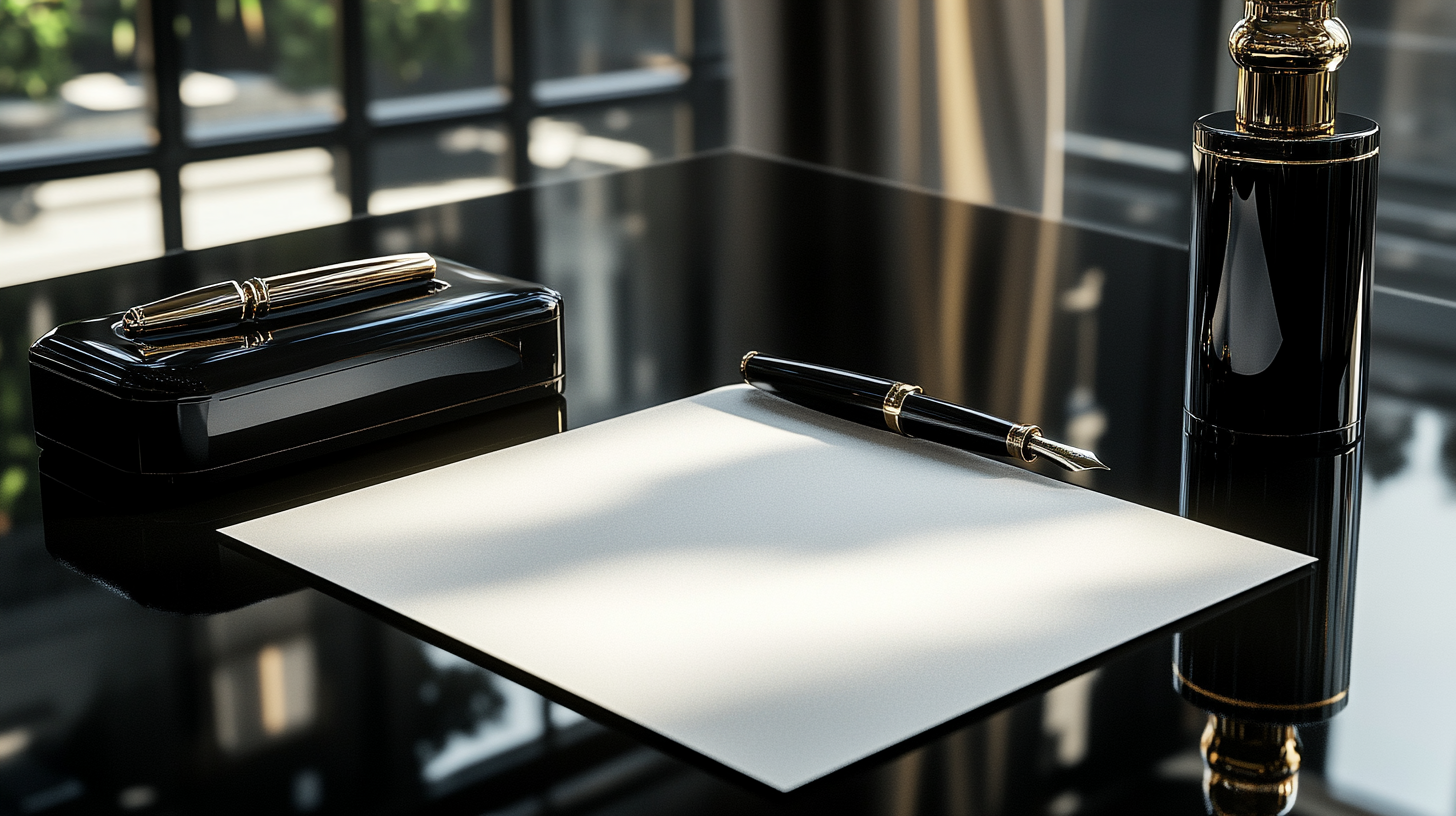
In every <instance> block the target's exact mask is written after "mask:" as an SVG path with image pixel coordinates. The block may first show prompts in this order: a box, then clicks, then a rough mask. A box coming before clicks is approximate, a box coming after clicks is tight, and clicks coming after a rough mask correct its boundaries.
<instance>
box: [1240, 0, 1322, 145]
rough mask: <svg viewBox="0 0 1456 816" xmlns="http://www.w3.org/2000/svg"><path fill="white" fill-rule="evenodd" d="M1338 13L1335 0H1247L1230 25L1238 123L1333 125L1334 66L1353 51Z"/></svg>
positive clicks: (1291, 127)
mask: <svg viewBox="0 0 1456 816" xmlns="http://www.w3.org/2000/svg"><path fill="white" fill-rule="evenodd" d="M1334 13H1335V3H1334V0H1245V3H1244V19H1242V20H1240V21H1239V23H1238V25H1236V26H1234V29H1233V31H1231V32H1229V54H1231V55H1232V56H1233V58H1234V62H1235V63H1236V64H1237V65H1238V66H1239V99H1238V106H1237V109H1236V116H1237V119H1238V125H1239V128H1240V129H1241V130H1246V131H1249V132H1253V133H1259V132H1264V133H1270V134H1280V135H1311V136H1313V135H1317V134H1320V133H1329V132H1331V131H1333V130H1334V126H1335V71H1337V70H1339V68H1340V63H1342V62H1344V61H1345V57H1346V56H1347V55H1348V54H1349V53H1350V32H1349V30H1348V29H1346V28H1345V24H1344V23H1342V22H1340V20H1339V18H1337V17H1335V16H1334Z"/></svg>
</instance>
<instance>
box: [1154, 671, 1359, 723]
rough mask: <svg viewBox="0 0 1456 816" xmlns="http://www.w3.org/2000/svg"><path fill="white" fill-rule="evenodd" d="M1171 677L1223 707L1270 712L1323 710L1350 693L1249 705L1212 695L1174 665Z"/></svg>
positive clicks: (1347, 690) (1245, 702)
mask: <svg viewBox="0 0 1456 816" xmlns="http://www.w3.org/2000/svg"><path fill="white" fill-rule="evenodd" d="M1173 676H1174V677H1176V678H1178V682H1179V683H1182V684H1183V685H1185V686H1187V687H1188V688H1191V689H1193V690H1194V691H1196V692H1198V693H1199V694H1202V695H1203V696H1204V697H1207V698H1208V699H1210V700H1216V701H1218V702H1220V703H1223V704H1225V705H1233V706H1241V707H1243V708H1263V709H1268V710H1270V711H1307V710H1309V709H1311V708H1324V707H1325V706H1327V705H1334V704H1335V703H1338V702H1339V701H1341V700H1343V699H1345V695H1347V694H1349V693H1350V690H1349V689H1345V690H1344V691H1342V692H1340V693H1339V694H1336V695H1335V696H1333V697H1330V698H1328V699H1325V700H1320V701H1319V702H1317V703H1251V702H1249V701H1248V700H1239V699H1236V698H1234V697H1225V696H1223V695H1222V694H1214V693H1213V692H1211V691H1209V690H1208V689H1206V688H1203V687H1201V686H1199V685H1197V684H1195V683H1193V682H1192V681H1190V680H1189V679H1188V678H1186V677H1184V676H1183V672H1180V671H1178V665H1177V664H1176V663H1175V664H1174V665H1173Z"/></svg>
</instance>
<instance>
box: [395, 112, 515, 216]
mask: <svg viewBox="0 0 1456 816" xmlns="http://www.w3.org/2000/svg"><path fill="white" fill-rule="evenodd" d="M509 151H510V137H509V136H507V135H506V133H505V131H504V129H503V128H502V127H501V126H500V125H460V126H456V127H448V128H444V129H442V130H439V131H437V132H435V133H432V134H429V133H427V134H406V135H401V136H392V137H386V138H382V139H380V140H379V141H378V143H377V146H376V148H375V150H374V153H373V162H374V179H375V183H376V184H377V185H378V186H377V188H376V189H375V190H374V191H373V192H372V193H370V194H369V212H370V213H372V214H375V215H380V214H384V213H393V212H400V211H402V210H413V209H418V208H421V207H432V206H436V205H439V204H449V203H452V202H455V201H464V200H466V199H471V198H481V197H483V196H489V195H496V194H498V193H504V192H506V191H508V190H511V189H513V188H514V186H515V185H514V184H512V183H511V180H510V179H509V178H506V167H507V165H506V162H505V160H504V157H505V155H506V154H507V153H508V152H509Z"/></svg>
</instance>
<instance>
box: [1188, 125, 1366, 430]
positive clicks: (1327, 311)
mask: <svg viewBox="0 0 1456 816" xmlns="http://www.w3.org/2000/svg"><path fill="white" fill-rule="evenodd" d="M1379 137H1380V130H1379V127H1378V126H1377V125H1376V124H1375V123H1374V122H1372V121H1370V120H1369V119H1364V118H1361V117H1358V116H1349V115H1345V114H1341V115H1340V116H1339V117H1338V118H1337V119H1336V120H1335V126H1334V129H1333V132H1332V133H1329V134H1325V135H1319V136H1306V137H1301V138H1282V137H1273V136H1261V135H1255V134H1252V133H1248V132H1245V131H1241V130H1239V129H1238V127H1237V123H1236V121H1235V117H1234V113H1233V112H1232V111H1225V112H1223V113H1214V114H1209V115H1208V116H1205V117H1203V118H1202V119H1200V120H1199V121H1198V124H1197V125H1196V127H1195V130H1194V147H1195V151H1194V159H1195V171H1196V181H1195V187H1194V198H1193V205H1194V214H1193V218H1194V223H1193V243H1192V247H1191V250H1192V274H1191V289H1190V292H1189V324H1188V329H1189V338H1188V368H1187V371H1188V382H1187V394H1186V397H1187V399H1186V407H1187V410H1188V413H1189V415H1190V419H1191V421H1192V422H1193V424H1195V425H1198V426H1204V425H1207V426H1212V430H1214V431H1219V432H1235V433H1239V434H1257V435H1260V436H1269V435H1274V436H1296V437H1304V439H1303V440H1302V441H1303V442H1305V443H1307V444H1308V446H1309V447H1310V448H1311V449H1312V450H1315V449H1318V450H1328V449H1330V448H1331V447H1339V446H1341V445H1344V444H1348V443H1350V442H1353V441H1354V440H1355V439H1357V438H1358V437H1359V435H1360V430H1359V424H1360V418H1361V416H1362V415H1363V413H1364V410H1365V382H1366V375H1365V357H1366V348H1367V345H1368V335H1369V329H1368V327H1369V312H1370V287H1371V249H1372V246H1373V240H1374V223H1375V193H1376V162H1377V159H1378V145H1379Z"/></svg>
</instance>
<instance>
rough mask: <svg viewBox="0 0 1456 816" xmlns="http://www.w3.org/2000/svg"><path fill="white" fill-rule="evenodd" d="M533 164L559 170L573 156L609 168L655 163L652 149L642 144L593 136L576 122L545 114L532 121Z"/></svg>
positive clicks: (531, 148) (531, 151)
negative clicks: (552, 117) (549, 116)
mask: <svg viewBox="0 0 1456 816" xmlns="http://www.w3.org/2000/svg"><path fill="white" fill-rule="evenodd" d="M530 154H531V163H532V164H535V165H536V166H537V167H544V168H547V169H551V170H556V169H559V168H562V167H565V166H566V164H567V163H568V162H570V161H571V160H572V159H581V160H583V161H589V162H595V163H597V164H604V165H607V166H608V167H621V168H633V167H642V166H644V165H647V164H650V163H651V162H652V151H651V150H648V149H647V148H645V147H643V146H642V145H640V144H635V143H633V142H627V141H623V140H621V139H610V138H607V137H605V136H593V135H589V134H588V133H587V132H586V129H585V128H584V127H582V126H581V125H579V124H577V123H576V122H562V121H558V120H555V119H550V118H547V117H541V118H539V119H536V120H535V121H533V122H532V123H531V147H530Z"/></svg>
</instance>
